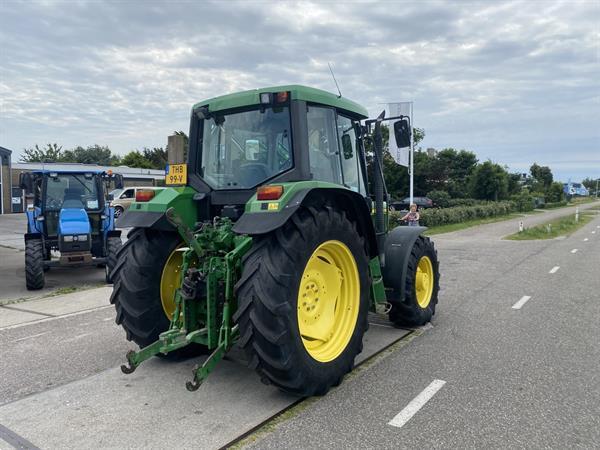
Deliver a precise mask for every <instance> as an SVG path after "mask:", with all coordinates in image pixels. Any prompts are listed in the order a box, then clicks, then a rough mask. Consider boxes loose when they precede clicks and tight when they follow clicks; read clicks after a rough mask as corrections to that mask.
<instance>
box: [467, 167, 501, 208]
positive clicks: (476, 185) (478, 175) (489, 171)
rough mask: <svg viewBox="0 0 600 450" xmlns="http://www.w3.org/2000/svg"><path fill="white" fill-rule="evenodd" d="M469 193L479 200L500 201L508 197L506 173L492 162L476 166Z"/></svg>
mask: <svg viewBox="0 0 600 450" xmlns="http://www.w3.org/2000/svg"><path fill="white" fill-rule="evenodd" d="M471 193H472V195H473V197H474V198H478V199H481V200H502V199H504V198H506V197H507V195H508V173H507V172H506V170H504V168H503V167H502V166H500V165H499V164H495V163H493V162H492V161H489V160H488V161H486V162H484V163H483V164H479V165H477V167H476V168H475V170H474V171H473V174H472V176H471Z"/></svg>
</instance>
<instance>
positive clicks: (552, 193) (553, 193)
mask: <svg viewBox="0 0 600 450" xmlns="http://www.w3.org/2000/svg"><path fill="white" fill-rule="evenodd" d="M563 195H564V192H563V185H562V183H559V182H557V181H555V182H553V183H552V184H551V185H550V186H549V187H548V189H546V201H547V202H560V201H562V199H563Z"/></svg>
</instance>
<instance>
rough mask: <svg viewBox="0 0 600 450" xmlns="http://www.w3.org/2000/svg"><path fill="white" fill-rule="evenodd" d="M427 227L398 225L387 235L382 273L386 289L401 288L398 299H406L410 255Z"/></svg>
mask: <svg viewBox="0 0 600 450" xmlns="http://www.w3.org/2000/svg"><path fill="white" fill-rule="evenodd" d="M426 229H427V227H396V228H394V229H393V230H392V231H390V232H389V233H388V235H387V236H386V239H385V244H384V246H383V252H382V254H381V256H380V264H381V274H382V276H383V284H384V285H385V287H386V289H387V288H394V289H397V290H399V292H400V298H399V299H398V300H403V299H404V294H405V286H406V283H405V280H406V272H407V269H408V257H409V256H410V252H411V250H412V248H413V245H414V244H415V241H416V240H417V238H418V237H419V236H420V235H421V234H422V233H423V232H424V231H425V230H426ZM392 300H393V299H392Z"/></svg>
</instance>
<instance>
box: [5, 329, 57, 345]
mask: <svg viewBox="0 0 600 450" xmlns="http://www.w3.org/2000/svg"><path fill="white" fill-rule="evenodd" d="M48 333H50V332H49V331H44V332H43V333H38V334H32V335H31V336H26V337H23V338H21V339H15V340H14V341H13V343H14V342H21V341H25V340H27V339H33V338H36V337H39V336H43V335H45V334H48Z"/></svg>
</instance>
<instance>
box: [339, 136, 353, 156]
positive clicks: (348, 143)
mask: <svg viewBox="0 0 600 450" xmlns="http://www.w3.org/2000/svg"><path fill="white" fill-rule="evenodd" d="M342 151H343V152H344V159H351V158H352V157H353V156H354V149H353V148H352V138H351V137H350V135H349V134H343V135H342Z"/></svg>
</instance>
